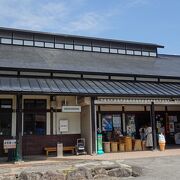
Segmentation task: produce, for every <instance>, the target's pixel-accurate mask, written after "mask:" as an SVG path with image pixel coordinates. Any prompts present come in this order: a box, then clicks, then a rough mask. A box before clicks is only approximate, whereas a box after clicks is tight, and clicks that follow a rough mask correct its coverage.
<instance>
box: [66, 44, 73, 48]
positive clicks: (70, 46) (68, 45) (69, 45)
mask: <svg viewBox="0 0 180 180" xmlns="http://www.w3.org/2000/svg"><path fill="white" fill-rule="evenodd" d="M65 49H73V45H72V44H65Z"/></svg>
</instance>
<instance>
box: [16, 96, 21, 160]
mask: <svg viewBox="0 0 180 180" xmlns="http://www.w3.org/2000/svg"><path fill="white" fill-rule="evenodd" d="M16 109H17V111H16V142H17V147H16V161H21V160H22V94H18V95H17V96H16Z"/></svg>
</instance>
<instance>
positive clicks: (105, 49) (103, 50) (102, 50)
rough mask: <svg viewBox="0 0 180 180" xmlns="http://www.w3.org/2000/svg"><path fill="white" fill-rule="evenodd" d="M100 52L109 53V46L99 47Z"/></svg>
mask: <svg viewBox="0 0 180 180" xmlns="http://www.w3.org/2000/svg"><path fill="white" fill-rule="evenodd" d="M101 52H105V53H109V48H101Z"/></svg>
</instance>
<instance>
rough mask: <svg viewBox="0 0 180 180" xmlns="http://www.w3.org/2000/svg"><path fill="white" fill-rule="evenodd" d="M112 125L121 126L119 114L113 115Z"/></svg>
mask: <svg viewBox="0 0 180 180" xmlns="http://www.w3.org/2000/svg"><path fill="white" fill-rule="evenodd" d="M113 127H114V128H121V116H120V115H113Z"/></svg>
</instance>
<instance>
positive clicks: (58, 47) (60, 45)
mask: <svg viewBox="0 0 180 180" xmlns="http://www.w3.org/2000/svg"><path fill="white" fill-rule="evenodd" d="M55 48H57V49H64V44H57V43H56V44H55Z"/></svg>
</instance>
